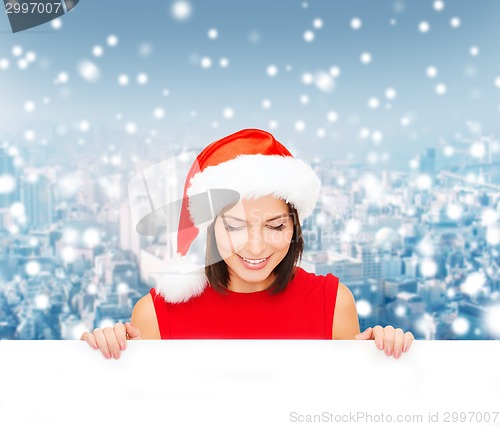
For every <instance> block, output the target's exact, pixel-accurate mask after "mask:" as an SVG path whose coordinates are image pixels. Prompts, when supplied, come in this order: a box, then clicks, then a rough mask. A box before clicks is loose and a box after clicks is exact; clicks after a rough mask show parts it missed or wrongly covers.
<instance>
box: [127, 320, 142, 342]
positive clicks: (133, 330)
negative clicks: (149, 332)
mask: <svg viewBox="0 0 500 426" xmlns="http://www.w3.org/2000/svg"><path fill="white" fill-rule="evenodd" d="M125 327H126V329H127V334H128V339H129V340H138V339H141V331H140V330H139V329H138V328H137V327H134V326H133V325H132V324H131V323H130V322H128V321H127V322H126V323H125Z"/></svg>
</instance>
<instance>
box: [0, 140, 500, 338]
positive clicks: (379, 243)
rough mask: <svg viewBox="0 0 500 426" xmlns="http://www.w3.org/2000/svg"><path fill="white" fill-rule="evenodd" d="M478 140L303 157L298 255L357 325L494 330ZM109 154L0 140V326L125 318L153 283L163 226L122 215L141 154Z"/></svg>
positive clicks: (100, 323)
mask: <svg viewBox="0 0 500 426" xmlns="http://www.w3.org/2000/svg"><path fill="white" fill-rule="evenodd" d="M487 140H489V141H492V142H491V143H490V144H489V145H488V146H486V143H485V142H484V141H483V140H481V139H479V140H478V141H477V142H474V143H472V144H471V145H470V148H469V149H470V150H472V151H473V152H474V151H475V150H476V151H477V152H478V153H483V154H485V153H487V152H486V150H490V149H493V151H495V152H494V153H493V154H492V155H491V156H490V158H488V159H487V162H482V161H484V158H483V157H484V156H481V157H480V158H477V161H475V162H473V161H471V162H470V163H469V164H467V163H462V165H461V166H460V167H458V170H457V167H452V166H449V167H446V168H442V169H439V168H438V164H437V163H436V149H435V148H428V149H426V150H425V151H424V152H423V153H422V154H421V156H420V157H419V158H418V161H417V162H416V164H415V165H414V166H415V168H414V169H413V170H410V171H408V172H396V171H391V170H388V169H381V168H380V167H379V166H374V165H371V164H369V163H364V164H363V163H354V162H351V163H349V162H339V161H335V160H332V159H329V158H328V157H326V156H325V157H324V158H322V159H321V160H319V161H317V162H314V163H312V165H313V166H314V168H315V170H316V172H317V174H318V175H319V176H320V178H321V180H322V190H321V197H320V203H319V205H318V206H317V208H316V211H315V213H314V215H313V217H312V218H310V219H308V220H307V221H306V222H305V224H304V226H303V234H304V239H305V252H304V255H303V260H302V263H301V266H302V267H303V268H304V269H306V270H308V271H311V272H315V273H317V274H327V273H332V274H334V275H336V276H338V277H339V278H340V280H341V281H342V282H343V283H344V284H346V285H347V286H348V287H349V288H350V289H351V291H352V292H353V294H354V296H355V298H356V301H357V309H358V314H359V316H360V323H361V327H362V329H364V328H366V327H368V326H373V325H376V324H382V325H384V324H391V325H393V326H395V327H401V328H403V329H405V330H410V331H412V332H413V333H414V334H415V335H416V336H418V338H421V339H494V338H499V337H500V329H499V324H500V318H499V315H500V275H499V268H500V254H499V247H500V225H499V221H498V218H499V213H500V184H499V183H496V182H499V181H500V173H499V172H500V169H499V168H498V167H496V164H497V163H498V159H499V157H500V155H499V154H498V143H497V142H496V141H495V140H493V139H491V138H490V139H487ZM450 147H451V146H449V147H448V148H450ZM121 154H122V153H121V152H119V151H115V152H111V153H107V154H103V155H102V157H101V161H100V162H99V163H97V162H95V161H94V160H92V161H88V160H85V159H82V158H74V159H68V166H67V167H57V168H55V167H44V168H37V167H26V166H19V164H22V163H29V162H31V161H23V158H26V159H31V158H33V156H34V153H32V152H29V151H27V150H26V151H24V155H23V153H22V151H21V150H17V149H16V148H15V146H4V147H3V148H2V151H0V167H1V170H0V172H1V173H0V174H1V175H2V194H1V198H0V203H1V204H0V206H1V208H0V219H1V222H0V223H1V224H2V231H1V232H2V238H1V242H2V246H1V255H0V262H1V266H2V267H1V271H2V275H1V277H0V279H1V281H0V308H1V309H0V312H1V317H0V336H1V337H2V338H4V339H75V338H79V336H80V335H81V333H82V331H84V330H88V329H93V328H95V327H105V326H108V325H112V324H114V323H115V322H117V321H122V322H125V321H128V320H129V319H130V315H131V312H132V308H133V306H134V304H135V302H136V301H137V300H139V298H141V297H142V296H143V295H144V294H146V293H147V292H148V290H149V288H151V287H152V286H154V282H153V280H152V274H153V275H154V273H155V272H157V271H158V270H159V269H156V268H159V265H160V264H161V263H162V262H163V261H164V260H165V258H166V252H167V250H168V241H167V235H166V234H165V233H157V234H156V235H153V236H145V235H140V234H139V233H138V232H137V231H136V226H137V219H141V218H134V214H132V212H133V210H134V208H133V207H134V200H133V199H131V198H130V197H128V196H127V195H128V194H129V193H128V192H127V186H128V183H129V182H128V181H127V174H128V173H130V171H133V170H134V168H135V169H136V170H135V172H136V173H138V172H140V171H141V169H140V168H139V167H140V165H144V164H145V160H146V159H140V158H136V159H135V160H136V161H135V162H134V163H130V162H126V161H121V160H120V159H121V158H122V155H121ZM173 154H178V153H175V152H172V153H171V155H173ZM151 160H152V158H150V159H149V161H151ZM167 172H168V171H166V173H165V176H168V173H167ZM155 179H162V176H159V175H158V174H157V175H156V176H155ZM172 182H174V184H175V185H177V186H178V188H176V192H177V193H180V194H182V185H181V184H180V183H179V182H181V183H182V182H183V177H182V176H179V178H178V179H177V180H175V179H173V177H170V181H169V182H165V183H166V184H168V185H170V186H172ZM9 185H10V187H9ZM162 187H167V185H165V186H162ZM9 188H10V190H9V191H8V190H7V189H9Z"/></svg>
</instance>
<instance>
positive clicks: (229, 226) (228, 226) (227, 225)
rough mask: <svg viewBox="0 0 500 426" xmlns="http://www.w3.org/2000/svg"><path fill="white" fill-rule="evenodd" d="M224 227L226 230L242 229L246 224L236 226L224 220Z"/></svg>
mask: <svg viewBox="0 0 500 426" xmlns="http://www.w3.org/2000/svg"><path fill="white" fill-rule="evenodd" d="M224 228H225V229H226V231H239V230H240V229H243V228H244V226H239V227H234V226H231V225H229V223H226V222H224Z"/></svg>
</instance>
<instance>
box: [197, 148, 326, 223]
mask: <svg viewBox="0 0 500 426" xmlns="http://www.w3.org/2000/svg"><path fill="white" fill-rule="evenodd" d="M320 186H321V181H320V180H319V178H318V176H317V175H316V173H315V172H314V170H313V169H312V168H311V167H310V166H308V165H307V164H306V163H305V162H303V161H302V160H299V159H297V158H294V157H290V156H281V155H264V154H251V155H246V154H244V155H239V156H237V157H235V158H234V159H232V160H228V161H225V162H223V163H221V164H218V165H216V166H208V167H206V168H205V170H203V171H202V172H199V173H197V174H195V175H194V176H193V177H192V178H191V185H190V186H189V187H188V189H187V195H188V197H190V196H192V195H195V194H200V193H203V192H205V191H206V190H208V189H212V188H227V189H233V190H235V191H238V192H239V193H240V196H241V198H247V199H258V198H261V197H265V196H268V195H273V196H275V197H277V198H281V199H282V200H284V201H285V202H288V203H291V204H293V205H294V207H295V208H296V209H297V212H298V214H299V219H300V221H301V222H302V221H303V220H304V219H305V218H306V217H308V216H309V215H310V214H311V213H312V212H313V210H314V207H315V205H316V202H317V200H318V197H319V189H320ZM190 213H191V216H192V219H193V222H194V223H201V222H202V220H200V218H197V217H196V212H190Z"/></svg>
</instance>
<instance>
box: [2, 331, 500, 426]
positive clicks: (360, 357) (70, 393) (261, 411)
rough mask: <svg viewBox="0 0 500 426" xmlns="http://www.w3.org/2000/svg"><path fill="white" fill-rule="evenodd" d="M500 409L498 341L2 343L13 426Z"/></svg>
mask: <svg viewBox="0 0 500 426" xmlns="http://www.w3.org/2000/svg"><path fill="white" fill-rule="evenodd" d="M495 412H500V341H416V342H414V343H413V345H412V347H411V349H410V351H409V352H408V353H406V354H403V356H402V357H401V358H400V359H398V360H394V359H393V358H389V357H387V356H386V355H384V353H383V352H382V351H379V350H378V349H376V348H375V344H374V342H373V341H363V342H359V341H303V340H274V341H272V340H172V341H168V340H167V341H132V342H130V341H129V342H128V348H127V349H126V351H125V352H122V356H121V358H120V359H119V360H114V359H111V360H107V359H104V358H103V357H102V355H101V354H100V352H98V351H94V350H92V349H90V348H89V347H88V345H87V344H86V343H85V342H82V341H5V340H3V341H0V425H6V426H7V425H8V426H17V425H23V426H27V425H36V426H43V425H47V426H49V425H50V426H58V425H61V426H62V425H64V426H67V425H89V424H95V425H103V424H113V425H120V426H122V425H140V426H146V425H151V426H157V425H161V426H163V425H165V426H167V425H175V426H177V425H212V424H213V425H272V426H280V425H293V424H335V423H339V422H338V421H337V422H336V421H335V420H341V419H342V417H339V416H344V417H343V419H344V420H346V419H351V420H349V421H344V422H343V423H351V422H352V418H353V417H352V416H355V418H356V419H357V420H356V422H355V423H356V424H388V423H383V422H382V421H381V420H382V419H383V418H384V419H386V420H387V418H388V417H387V416H391V419H392V421H391V424H417V423H418V424H433V425H436V424H443V425H451V424H462V425H463V424H499V425H500V414H498V415H497V416H495ZM454 413H455V414H454ZM457 413H469V414H468V416H476V417H475V420H474V418H473V419H472V421H469V420H470V418H468V419H467V421H466V422H463V421H459V420H457V421H455V422H453V421H452V419H453V418H455V419H458V415H459V414H457ZM487 413H488V414H487ZM398 415H402V416H408V415H410V416H412V415H421V416H422V417H421V418H420V419H421V420H417V421H413V422H411V421H410V422H408V421H404V419H403V420H402V421H398V418H397V417H396V416H398ZM436 415H437V416H438V417H436ZM308 416H309V417H308ZM313 416H316V417H313ZM345 416H351V417H345ZM369 416H372V417H371V418H370V417H369ZM375 416H379V417H375ZM381 416H384V417H381ZM429 416H433V417H429ZM479 418H481V421H477V420H478V419H479ZM315 419H316V421H315V422H313V420H315ZM486 419H488V420H489V421H488V422H486ZM320 420H321V421H320Z"/></svg>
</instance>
